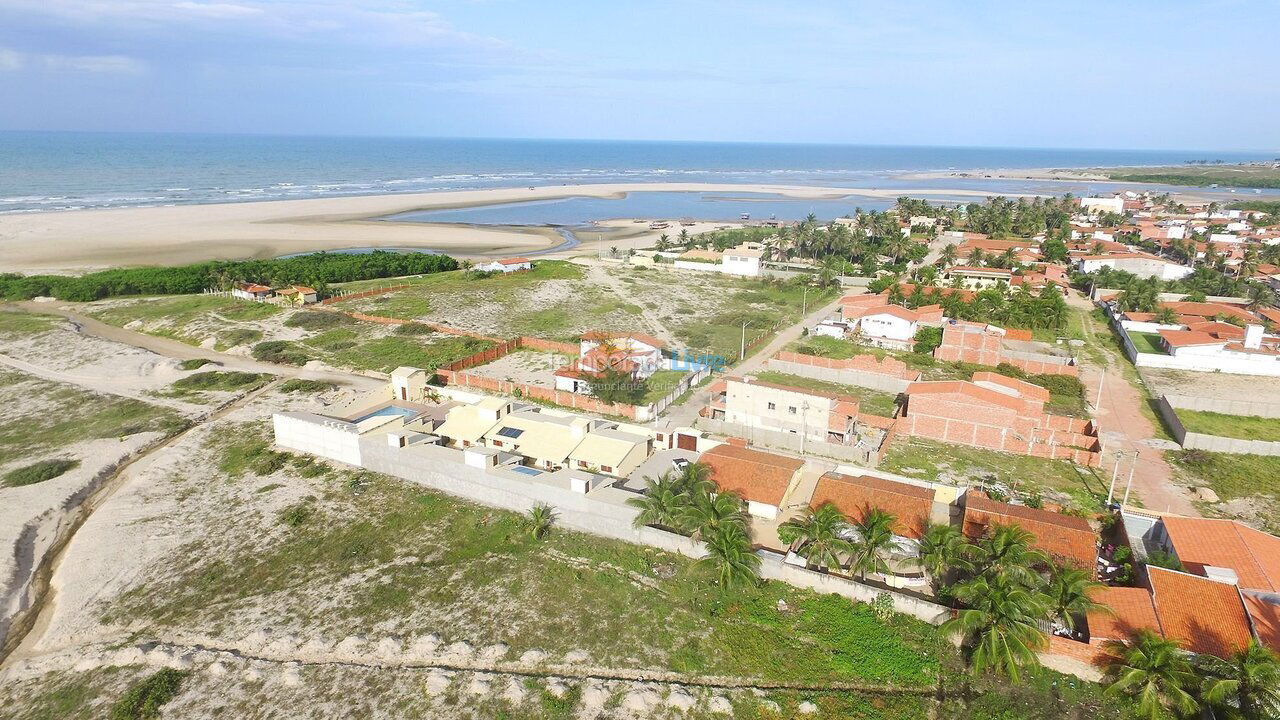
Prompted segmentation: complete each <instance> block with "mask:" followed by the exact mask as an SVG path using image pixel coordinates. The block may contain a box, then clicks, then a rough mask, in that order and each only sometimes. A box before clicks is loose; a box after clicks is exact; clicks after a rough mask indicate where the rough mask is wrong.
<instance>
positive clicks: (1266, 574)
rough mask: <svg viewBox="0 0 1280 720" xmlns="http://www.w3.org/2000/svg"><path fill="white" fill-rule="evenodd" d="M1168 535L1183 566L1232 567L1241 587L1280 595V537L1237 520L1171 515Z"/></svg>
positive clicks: (1166, 522) (1195, 569) (1167, 522)
mask: <svg viewBox="0 0 1280 720" xmlns="http://www.w3.org/2000/svg"><path fill="white" fill-rule="evenodd" d="M1162 520H1163V523H1164V528H1165V532H1166V533H1167V534H1168V536H1169V542H1170V543H1171V544H1172V545H1173V549H1174V552H1175V553H1176V554H1177V555H1178V559H1179V560H1181V561H1182V564H1183V566H1185V567H1186V568H1187V570H1189V571H1191V572H1196V573H1200V572H1203V570H1204V568H1205V567H1222V568H1230V569H1231V570H1234V571H1235V573H1236V577H1237V578H1239V582H1240V587H1242V588H1249V589H1253V590H1264V591H1267V592H1280V538H1277V537H1275V536H1273V535H1268V534H1267V533H1264V532H1262V531H1260V530H1254V529H1253V528H1251V527H1249V526H1248V525H1245V524H1243V523H1239V522H1236V521H1234V520H1215V519H1207V518H1190V517H1181V516H1177V515H1168V516H1165V517H1164V518H1163V519H1162Z"/></svg>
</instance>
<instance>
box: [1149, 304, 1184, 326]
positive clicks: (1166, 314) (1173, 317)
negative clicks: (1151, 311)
mask: <svg viewBox="0 0 1280 720" xmlns="http://www.w3.org/2000/svg"><path fill="white" fill-rule="evenodd" d="M1152 320H1155V321H1156V322H1157V323H1160V324H1161V325H1177V324H1178V313H1176V312H1174V310H1173V308H1171V307H1162V308H1160V309H1159V310H1157V311H1156V315H1155V317H1153V318H1152Z"/></svg>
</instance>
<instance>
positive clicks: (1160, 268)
mask: <svg viewBox="0 0 1280 720" xmlns="http://www.w3.org/2000/svg"><path fill="white" fill-rule="evenodd" d="M1076 267H1077V268H1078V269H1079V270H1080V272H1082V273H1091V272H1095V271H1097V270H1100V269H1102V268H1104V267H1109V268H1113V269H1115V270H1123V271H1125V272H1128V273H1133V274H1134V275H1137V276H1138V277H1140V278H1159V279H1161V280H1179V279H1181V278H1184V277H1186V276H1188V275H1190V274H1191V273H1192V272H1194V269H1193V268H1190V267H1187V266H1186V265H1179V264H1178V263H1175V262H1171V261H1169V260H1165V259H1164V258H1162V257H1157V256H1155V255H1148V254H1147V253H1113V254H1111V255H1081V256H1080V257H1078V258H1076Z"/></svg>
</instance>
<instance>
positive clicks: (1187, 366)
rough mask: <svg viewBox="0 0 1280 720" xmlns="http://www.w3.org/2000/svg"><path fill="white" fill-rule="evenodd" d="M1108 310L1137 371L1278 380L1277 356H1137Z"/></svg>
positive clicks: (1222, 354)
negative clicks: (1244, 376)
mask: <svg viewBox="0 0 1280 720" xmlns="http://www.w3.org/2000/svg"><path fill="white" fill-rule="evenodd" d="M1106 307H1107V315H1108V316H1109V317H1110V319H1111V329H1112V330H1114V331H1115V333H1116V334H1117V335H1119V336H1120V339H1121V342H1122V343H1123V344H1124V352H1125V355H1127V356H1128V357H1129V361H1130V362H1132V363H1133V364H1134V365H1136V366H1138V367H1155V368H1166V369H1169V370H1188V371H1191V372H1223V373H1227V374H1229V375H1266V376H1268V377H1280V356H1275V355H1249V354H1246V353H1237V352H1229V351H1227V352H1215V353H1214V354H1209V355H1204V354H1200V355H1196V354H1190V355H1188V354H1179V355H1177V356H1174V355H1165V354H1163V353H1162V354H1156V353H1140V352H1138V350H1137V348H1135V347H1134V346H1133V341H1132V340H1130V339H1129V333H1127V332H1125V329H1124V327H1122V326H1121V323H1120V321H1119V320H1118V319H1117V316H1116V314H1115V312H1114V311H1113V310H1112V309H1111V306H1110V305H1108V306H1106Z"/></svg>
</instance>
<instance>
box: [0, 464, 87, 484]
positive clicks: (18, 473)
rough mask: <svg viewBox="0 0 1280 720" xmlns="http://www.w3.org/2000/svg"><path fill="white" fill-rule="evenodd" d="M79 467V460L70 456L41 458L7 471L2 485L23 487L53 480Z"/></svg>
mask: <svg viewBox="0 0 1280 720" xmlns="http://www.w3.org/2000/svg"><path fill="white" fill-rule="evenodd" d="M77 467H80V461H79V460H71V459H68V458H58V459H55V460H41V461H40V462H37V463H32V464H30V465H27V466H25V467H20V468H17V469H16V470H10V471H9V472H7V473H5V474H4V477H3V478H0V486H4V487H23V486H25V485H35V484H36V483H42V482H44V481H45V480H52V479H54V478H56V477H58V476H60V475H62V474H63V473H66V472H68V471H69V470H72V469H75V468H77Z"/></svg>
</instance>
